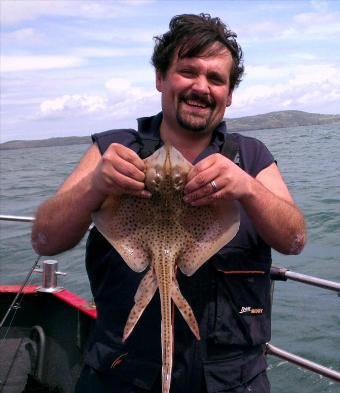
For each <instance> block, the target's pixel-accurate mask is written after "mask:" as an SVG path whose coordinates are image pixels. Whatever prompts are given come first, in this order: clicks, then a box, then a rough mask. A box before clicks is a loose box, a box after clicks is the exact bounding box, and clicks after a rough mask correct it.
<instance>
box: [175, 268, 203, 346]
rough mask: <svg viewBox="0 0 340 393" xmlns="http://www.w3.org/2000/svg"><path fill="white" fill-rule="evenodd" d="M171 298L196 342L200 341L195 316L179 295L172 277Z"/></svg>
mask: <svg viewBox="0 0 340 393" xmlns="http://www.w3.org/2000/svg"><path fill="white" fill-rule="evenodd" d="M171 298H172V300H173V301H174V303H175V304H176V306H177V308H178V309H179V311H180V313H181V314H182V317H183V318H184V320H185V321H186V323H187V324H188V326H189V327H190V329H191V331H192V332H193V334H194V335H195V337H196V338H197V340H200V333H199V328H198V324H197V321H196V318H195V315H194V313H193V311H192V309H191V307H190V305H189V303H188V302H187V301H186V300H185V298H184V297H183V295H182V294H181V291H180V289H179V286H178V282H177V280H176V278H175V276H173V281H172V286H171Z"/></svg>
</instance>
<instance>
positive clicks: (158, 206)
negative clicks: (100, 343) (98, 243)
mask: <svg viewBox="0 0 340 393" xmlns="http://www.w3.org/2000/svg"><path fill="white" fill-rule="evenodd" d="M144 161H145V165H146V180H145V184H146V188H147V189H149V190H150V191H151V193H152V197H151V198H150V199H141V198H136V197H132V196H127V195H125V196H122V197H120V198H117V197H114V196H110V197H109V198H107V199H106V201H105V202H104V204H103V205H102V207H101V208H100V210H99V211H97V212H96V213H95V214H94V215H93V221H94V223H95V225H96V227H97V228H98V230H99V231H100V232H101V233H102V234H103V236H104V237H105V238H106V239H107V240H108V241H109V242H110V243H111V244H112V245H113V246H114V247H115V248H116V250H117V251H118V252H119V253H120V255H121V256H122V258H123V259H124V261H125V262H126V263H127V264H128V266H129V267H130V268H131V269H132V270H134V271H135V272H142V271H144V270H145V269H146V268H147V267H149V269H148V270H147V272H146V274H145V275H144V278H143V279H142V280H141V282H140V285H139V287H138V289H137V292H136V294H135V298H134V300H135V304H134V306H133V307H132V310H131V312H130V314H129V317H128V320H127V322H126V325H125V329H124V332H123V341H125V340H126V339H127V338H128V337H129V335H130V333H131V332H132V330H133V328H134V326H135V325H136V323H137V322H138V320H139V318H140V316H141V315H142V313H143V311H144V310H145V308H146V307H147V305H148V304H149V302H150V301H151V299H152V298H153V296H154V294H155V292H156V291H157V288H159V295H160V300H161V317H162V323H161V341H162V392H163V393H168V392H169V390H170V383H171V370H172V357H173V356H172V355H173V329H172V318H171V301H173V302H174V303H175V305H176V306H177V307H178V309H179V311H180V312H181V314H182V316H183V318H184V319H185V321H186V322H187V324H188V326H189V327H190V329H191V331H192V332H193V334H194V335H195V336H196V338H197V339H199V338H200V336H199V329H198V324H197V321H196V318H195V316H194V313H193V311H192V309H191V307H190V305H189V304H188V302H187V301H186V300H185V299H184V297H183V295H182V294H181V291H180V288H179V286H178V283H177V280H176V266H178V268H179V269H180V270H181V271H182V272H183V273H184V274H186V275H187V276H191V275H192V274H194V273H195V272H196V271H197V269H199V267H200V266H202V264H203V263H204V262H206V261H207V260H208V259H209V258H210V257H211V256H212V255H214V254H215V253H216V252H217V251H218V250H219V249H220V248H222V247H223V246H224V245H225V244H226V243H228V242H229V241H230V240H231V239H232V238H233V237H234V236H235V234H236V233H237V231H238V228H239V208H238V205H237V203H236V202H226V201H223V200H220V201H218V202H216V203H214V205H210V206H203V207H193V206H190V205H188V204H186V203H184V202H183V188H184V185H185V183H186V178H187V174H188V172H189V171H190V169H191V168H192V165H191V164H190V163H189V162H188V161H187V160H186V159H185V158H184V157H183V156H182V155H181V153H179V152H178V151H177V150H176V149H175V148H174V147H172V146H170V145H165V146H163V147H161V148H160V149H159V150H157V151H156V152H155V153H154V154H153V155H152V156H150V157H148V158H146V159H145V160H144Z"/></svg>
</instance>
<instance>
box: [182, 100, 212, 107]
mask: <svg viewBox="0 0 340 393" xmlns="http://www.w3.org/2000/svg"><path fill="white" fill-rule="evenodd" d="M186 103H187V104H189V105H192V106H198V107H199V108H206V107H207V105H206V104H203V103H201V102H197V101H190V100H187V101H186Z"/></svg>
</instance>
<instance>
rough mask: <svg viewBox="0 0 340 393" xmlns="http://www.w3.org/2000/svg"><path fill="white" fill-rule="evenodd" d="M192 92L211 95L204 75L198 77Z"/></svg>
mask: <svg viewBox="0 0 340 393" xmlns="http://www.w3.org/2000/svg"><path fill="white" fill-rule="evenodd" d="M192 90H193V91H194V92H195V93H197V94H209V92H210V90H209V83H208V81H207V78H206V77H205V76H203V75H200V76H197V78H195V80H194V83H193V85H192Z"/></svg>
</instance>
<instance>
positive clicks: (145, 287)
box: [123, 269, 158, 341]
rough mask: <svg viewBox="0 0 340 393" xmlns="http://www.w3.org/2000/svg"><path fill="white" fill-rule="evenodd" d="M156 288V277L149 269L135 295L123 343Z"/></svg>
mask: <svg viewBox="0 0 340 393" xmlns="http://www.w3.org/2000/svg"><path fill="white" fill-rule="evenodd" d="M157 287H158V284H157V279H156V275H155V273H154V271H153V270H152V269H150V270H149V271H148V272H147V273H146V274H145V276H144V277H143V279H142V281H141V282H140V284H139V287H138V289H137V292H136V294H135V299H134V300H135V304H134V306H133V307H132V309H131V311H130V314H129V317H128V320H127V322H126V325H125V328H124V333H123V341H125V340H126V339H127V338H128V337H129V335H130V334H131V332H132V330H133V329H134V327H135V326H136V323H137V322H138V320H139V318H140V317H141V315H142V314H143V311H144V310H145V308H146V306H147V305H148V304H149V303H150V301H151V299H152V298H153V296H154V294H155V292H156V290H157Z"/></svg>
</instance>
